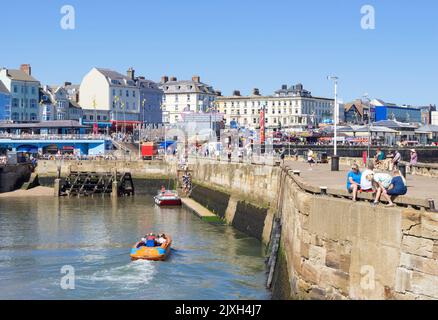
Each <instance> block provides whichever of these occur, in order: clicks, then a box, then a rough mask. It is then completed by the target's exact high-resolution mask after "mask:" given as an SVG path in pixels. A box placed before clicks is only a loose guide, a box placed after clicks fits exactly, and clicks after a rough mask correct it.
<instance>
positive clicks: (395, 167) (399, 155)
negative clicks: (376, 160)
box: [390, 150, 401, 170]
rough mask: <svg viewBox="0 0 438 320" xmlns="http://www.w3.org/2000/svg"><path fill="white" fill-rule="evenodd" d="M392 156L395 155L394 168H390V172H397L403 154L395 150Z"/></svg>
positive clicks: (393, 159)
mask: <svg viewBox="0 0 438 320" xmlns="http://www.w3.org/2000/svg"><path fill="white" fill-rule="evenodd" d="M392 154H393V155H394V158H392V168H390V170H395V169H398V165H399V163H400V161H401V154H400V152H398V150H394V151H393V152H392Z"/></svg>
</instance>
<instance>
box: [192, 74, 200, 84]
mask: <svg viewBox="0 0 438 320" xmlns="http://www.w3.org/2000/svg"><path fill="white" fill-rule="evenodd" d="M192 81H193V82H196V83H200V82H201V77H200V76H193V77H192Z"/></svg>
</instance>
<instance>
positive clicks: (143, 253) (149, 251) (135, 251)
mask: <svg viewBox="0 0 438 320" xmlns="http://www.w3.org/2000/svg"><path fill="white" fill-rule="evenodd" d="M167 239H168V240H167V242H166V243H165V244H163V245H162V246H160V247H145V246H140V247H139V244H138V243H136V244H135V245H134V246H133V247H132V248H131V254H130V256H131V260H133V261H135V260H150V261H164V260H166V259H167V257H168V256H169V254H170V248H171V246H172V239H171V238H170V237H169V236H167Z"/></svg>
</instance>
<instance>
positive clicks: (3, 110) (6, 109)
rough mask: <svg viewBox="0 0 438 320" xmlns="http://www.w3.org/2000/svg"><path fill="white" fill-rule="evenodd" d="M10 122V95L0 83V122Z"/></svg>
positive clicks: (0, 82)
mask: <svg viewBox="0 0 438 320" xmlns="http://www.w3.org/2000/svg"><path fill="white" fill-rule="evenodd" d="M9 120H11V93H10V92H9V90H8V88H6V86H5V85H4V84H3V82H2V81H0V121H9Z"/></svg>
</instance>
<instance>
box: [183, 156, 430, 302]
mask: <svg viewBox="0 0 438 320" xmlns="http://www.w3.org/2000/svg"><path fill="white" fill-rule="evenodd" d="M191 166H192V169H193V170H194V173H193V177H194V182H195V184H196V186H198V187H197V188H195V190H194V194H193V198H194V199H196V200H197V201H198V202H200V203H201V204H203V205H204V206H206V207H208V208H209V209H210V210H211V211H213V212H215V213H216V214H218V215H220V216H222V217H224V219H225V220H226V221H227V222H228V223H230V224H232V225H233V226H235V227H236V228H238V229H240V230H242V231H245V232H247V233H249V234H251V235H253V236H255V237H257V238H259V239H261V240H262V241H263V242H264V243H266V244H267V243H268V242H269V239H270V235H271V228H272V221H273V218H274V216H275V215H276V216H277V217H279V218H280V219H281V224H282V232H281V245H280V253H279V258H278V263H277V265H276V269H275V274H274V280H273V286H272V289H273V297H274V298H279V299H280V298H281V299H438V213H436V212H428V211H426V210H425V209H421V210H420V209H414V208H413V207H410V206H409V205H408V204H406V207H396V208H385V207H381V206H380V207H376V208H373V207H371V206H370V204H369V202H358V203H352V202H351V201H350V200H348V199H345V198H343V196H345V194H344V193H342V192H340V193H339V197H337V196H336V192H335V191H333V190H332V191H331V195H321V194H320V189H319V188H318V187H316V186H309V185H306V183H305V181H302V180H300V179H298V178H297V177H295V176H294V175H293V173H292V171H291V170H286V169H281V168H279V167H272V166H271V167H269V166H256V165H249V164H238V163H226V162H221V163H220V162H217V161H210V160H200V159H197V160H193V161H192V164H191ZM402 204H403V203H402ZM261 220H264V226H263V227H261V226H260V221H261Z"/></svg>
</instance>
